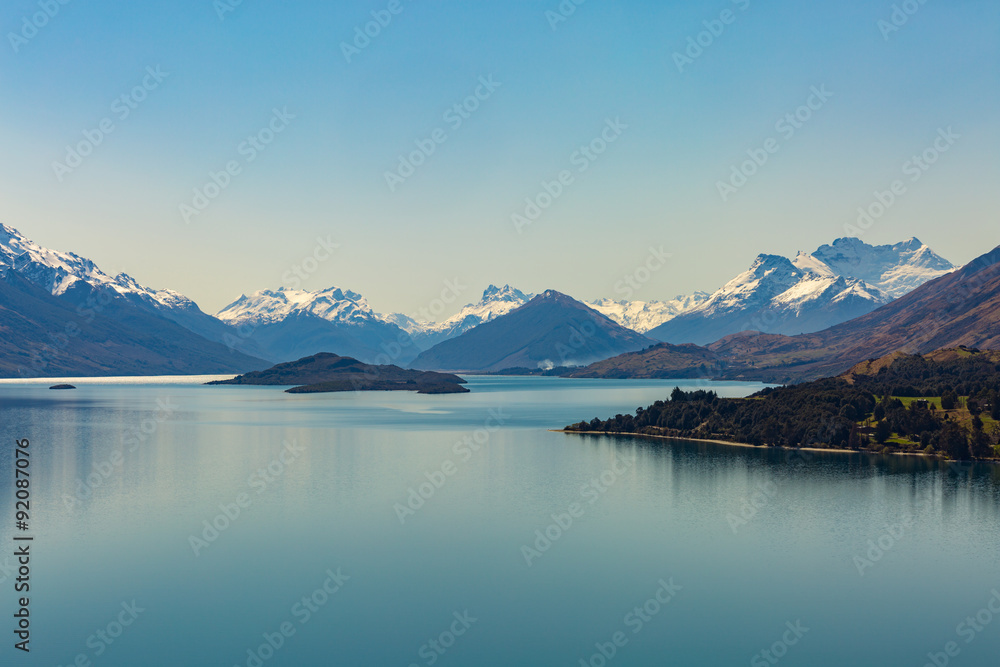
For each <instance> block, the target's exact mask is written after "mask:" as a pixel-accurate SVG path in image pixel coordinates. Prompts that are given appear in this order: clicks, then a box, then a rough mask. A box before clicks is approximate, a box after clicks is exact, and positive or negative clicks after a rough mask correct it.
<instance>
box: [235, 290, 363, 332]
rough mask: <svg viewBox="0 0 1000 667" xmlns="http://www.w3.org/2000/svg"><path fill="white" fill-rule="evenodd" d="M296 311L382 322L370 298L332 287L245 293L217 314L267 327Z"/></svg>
mask: <svg viewBox="0 0 1000 667" xmlns="http://www.w3.org/2000/svg"><path fill="white" fill-rule="evenodd" d="M296 313H309V314H312V315H315V316H317V317H319V318H322V319H324V320H327V321H329V322H341V323H347V324H362V323H369V322H378V321H382V318H381V317H380V316H379V315H378V314H376V313H375V311H373V310H372V308H371V306H369V305H368V301H367V299H365V298H364V297H363V296H361V295H360V294H358V293H357V292H352V291H350V290H343V289H341V288H339V287H331V288H329V289H325V290H322V291H319V292H306V291H303V290H293V289H287V288H285V287H282V288H281V289H278V290H261V291H259V292H255V293H254V294H252V295H250V296H246V295H245V294H244V295H243V296H241V297H240V298H239V299H238V300H237V301H235V302H233V303H231V304H229V305H228V306H226V307H225V308H223V309H222V310H221V311H219V312H218V313H217V314H216V317H217V318H219V319H220V320H222V321H223V322H228V323H229V324H233V325H237V326H242V325H251V326H264V325H268V324H276V323H278V322H282V321H284V320H285V319H287V318H288V317H290V316H291V315H293V314H296Z"/></svg>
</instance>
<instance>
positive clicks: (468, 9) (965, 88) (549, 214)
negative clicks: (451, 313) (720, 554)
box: [0, 0, 1000, 314]
mask: <svg viewBox="0 0 1000 667" xmlns="http://www.w3.org/2000/svg"><path fill="white" fill-rule="evenodd" d="M235 1H236V0H218V1H217V2H215V3H213V2H212V0H170V1H169V2H167V1H162V0H161V1H157V0H152V1H150V0H147V1H144V2H129V3H126V2H108V1H106V0H90V1H87V2H84V1H82V0H78V1H76V2H69V4H65V5H61V4H58V2H57V1H56V0H42V2H41V3H39V2H38V0H7V1H6V2H4V3H2V5H0V27H2V31H3V33H4V40H3V41H4V43H3V44H2V45H0V99H2V103H0V220H2V221H3V222H5V223H7V224H9V225H12V226H14V227H16V228H18V229H20V230H21V231H22V232H23V233H25V234H26V235H28V236H29V237H31V238H33V239H35V240H36V241H38V242H39V243H42V244H43V245H47V246H50V247H54V248H57V249H60V250H72V251H74V252H77V253H78V254H81V255H84V256H86V257H89V258H91V259H94V260H95V261H96V262H97V263H98V264H99V265H100V266H101V267H102V268H104V270H105V271H108V272H118V271H125V272H127V273H129V274H131V275H133V276H134V277H135V278H137V279H138V280H139V281H140V282H142V283H144V284H147V285H150V286H153V287H158V288H164V287H169V288H173V289H177V290H179V291H181V292H183V293H185V294H187V295H189V296H191V297H192V298H194V299H195V300H196V301H198V302H199V304H201V306H202V307H203V309H204V310H206V311H208V312H215V311H217V310H218V309H219V308H221V307H222V306H224V305H226V304H227V303H229V302H231V301H233V300H235V299H236V298H238V297H239V296H240V294H241V293H250V292H253V291H255V290H258V289H264V288H277V287H279V286H280V285H282V284H283V283H285V284H291V283H290V281H289V280H288V278H289V277H290V276H294V273H292V268H293V267H294V266H299V265H301V264H302V262H303V260H305V259H306V258H308V257H312V256H313V254H314V251H315V250H316V248H317V245H318V242H317V239H318V238H323V239H329V240H330V241H332V242H333V243H336V244H338V245H339V247H338V248H337V249H336V250H335V251H334V252H333V254H332V256H331V257H330V258H329V259H328V260H326V261H324V262H321V263H318V267H314V266H310V264H309V263H308V262H307V263H306V267H307V268H309V269H313V271H312V272H311V273H309V274H308V275H307V279H306V280H304V281H302V286H303V287H305V288H308V289H322V288H325V287H329V286H331V285H338V286H341V287H344V288H350V289H353V290H356V291H359V292H361V293H362V294H364V295H365V296H367V297H368V299H369V301H370V302H371V304H372V306H373V307H375V308H376V309H377V310H379V311H382V312H390V311H402V312H407V313H411V314H412V313H415V312H417V311H418V310H419V309H421V308H423V307H425V306H426V305H427V304H428V303H430V302H431V300H432V299H434V298H435V297H436V296H437V295H439V294H440V293H441V291H442V290H443V289H445V281H453V280H455V279H457V280H458V282H459V283H460V284H461V285H463V286H465V289H464V291H463V293H462V294H461V295H460V297H459V298H458V299H457V303H456V308H457V306H458V305H460V304H461V303H465V302H470V301H475V300H477V299H478V297H479V293H480V292H481V291H482V289H483V288H484V287H485V286H486V285H487V284H489V283H491V282H492V283H499V284H503V283H511V284H513V285H515V286H517V287H519V288H520V289H523V290H525V291H533V292H538V291H542V290H544V289H548V288H552V289H558V290H560V291H564V292H567V293H570V294H572V295H573V296H576V297H578V298H582V299H593V298H598V297H605V296H608V297H616V296H620V294H616V290H615V285H616V284H617V283H618V282H619V281H620V280H621V279H622V277H623V276H624V275H627V274H632V273H633V272H634V270H635V269H636V268H637V267H639V266H641V265H643V264H644V263H645V262H646V260H647V258H648V257H649V255H650V250H649V249H650V248H651V247H653V248H657V249H659V248H661V247H662V248H663V251H665V252H667V253H670V254H671V255H672V257H671V259H670V260H669V261H668V262H667V264H666V265H665V266H664V267H663V268H662V269H660V270H659V271H656V272H654V273H653V274H652V277H651V279H650V280H649V281H648V282H647V283H646V284H644V285H643V286H642V288H641V289H640V290H639V291H638V292H637V293H636V294H635V295H634V297H633V298H637V299H646V300H648V299H664V298H671V297H673V296H675V295H677V294H681V293H689V292H692V291H695V290H705V291H712V290H714V289H716V288H718V287H719V286H721V285H722V284H723V283H724V282H725V281H727V280H728V279H730V278H732V277H733V276H734V275H735V274H736V273H738V272H740V271H742V270H745V269H746V267H747V266H748V265H749V263H750V262H751V261H752V260H753V258H754V256H755V255H756V254H757V253H760V252H770V253H777V254H785V255H794V253H795V252H796V251H797V250H800V249H801V250H810V251H811V250H814V249H815V248H816V247H817V246H819V245H821V244H823V243H828V242H830V241H832V240H833V239H834V238H837V237H839V236H844V235H846V234H847V231H845V230H847V229H848V228H847V226H848V225H852V224H854V223H855V221H856V219H857V218H858V214H857V209H858V208H859V207H866V208H867V207H869V206H871V205H872V204H873V203H875V202H877V199H876V197H875V194H874V193H875V192H876V191H880V192H881V191H887V190H890V189H891V186H892V184H893V182H894V181H896V180H899V181H901V183H899V184H897V190H898V192H901V193H902V194H899V195H894V196H895V202H893V203H892V204H891V205H889V206H888V207H887V210H886V211H885V213H884V215H882V216H881V217H880V218H879V219H878V220H876V221H874V224H872V225H871V226H870V228H869V229H867V230H866V231H865V232H864V236H863V238H864V240H865V241H868V242H872V243H892V242H896V241H900V240H904V239H907V238H909V237H911V236H917V237H919V238H920V239H921V240H923V241H924V242H926V243H928V244H929V245H931V246H932V247H933V248H934V249H935V250H937V251H938V252H939V253H941V254H942V255H944V256H945V257H947V258H948V259H950V260H952V261H953V262H956V263H964V262H967V261H969V260H970V259H972V258H974V257H975V256H977V255H979V254H981V253H982V252H985V251H986V250H988V249H991V248H993V247H994V246H996V245H997V244H1000V233H998V232H997V213H998V211H1000V188H998V187H997V185H996V184H997V180H998V176H1000V166H998V160H997V155H998V154H1000V116H998V113H997V110H998V108H1000V85H998V84H1000V38H998V35H1000V6H998V3H997V2H996V1H995V0H950V1H947V2H946V1H944V0H931V1H929V2H926V3H925V4H920V3H919V2H918V0H909V2H908V3H902V4H905V5H907V8H908V9H910V10H911V11H913V10H916V11H915V12H914V13H913V14H911V15H907V14H905V13H899V14H897V15H896V16H895V20H896V24H893V23H892V20H893V5H894V1H892V0H874V1H873V0H842V1H841V2H820V1H812V2H810V1H808V0H794V1H793V0H772V1H771V2H761V1H759V0H737V1H736V2H733V1H731V0H713V1H711V2H691V1H685V2H679V1H664V0H657V1H653V0H634V1H631V2H629V1H617V2H615V1H611V0H588V1H586V2H584V3H583V4H581V5H579V6H575V5H574V4H573V3H572V2H567V3H563V6H565V7H570V6H575V11H574V12H573V13H572V14H571V15H569V16H568V17H565V16H563V15H560V14H558V13H553V12H558V11H559V7H560V2H559V0H547V1H535V0H516V1H512V0H477V1H475V2H472V1H465V2H459V1H457V0H449V1H445V0H442V1H437V2H435V1H432V0H398V2H393V1H391V0H371V1H369V0H365V1H360V0H349V1H344V2H263V1H262V0H243V2H242V3H241V4H239V5H236V4H235ZM49 2H51V7H49V12H50V13H54V15H53V16H52V17H51V18H50V17H48V16H46V15H45V14H44V13H41V14H40V12H43V11H44V10H43V8H44V7H45V6H48V3H49ZM230 10H231V11H230ZM391 10H396V11H397V13H395V14H393V13H392V11H391ZM727 11H728V12H729V13H724V12H727ZM372 12H375V18H373V15H372ZM220 16H221V18H220ZM379 18H380V19H381V20H382V22H383V23H386V22H387V19H388V18H391V21H389V22H387V23H388V24H387V25H385V26H384V27H383V26H379V25H377V24H373V25H370V26H368V29H369V31H370V32H371V33H373V34H375V33H377V34H376V36H374V37H370V38H365V39H367V42H366V41H365V39H361V38H357V32H356V29H360V31H362V32H363V31H364V29H365V24H366V23H370V22H372V21H374V20H376V19H379ZM563 18H565V19H566V20H561V19H563ZM557 19H559V20H557ZM880 21H881V22H882V23H881V25H880ZM706 22H707V24H706ZM727 22H728V23H727ZM897 24H898V25H897ZM37 25H41V27H37ZM897 27H898V29H896V28H897ZM376 28H378V29H377V30H376ZM700 33H701V34H700ZM713 33H714V34H713ZM356 38H357V42H355V39H356ZM689 38H690V39H691V40H692V41H691V42H689ZM699 40H700V41H701V43H702V44H703V45H705V44H707V46H693V47H692V46H691V44H692V43H693V44H695V45H697V42H698V41H699ZM345 42H346V43H348V44H351V45H352V46H353V47H354V50H348V51H347V53H345V49H344V47H343V43H345ZM361 47H363V48H361ZM689 47H690V51H689V54H688V56H686V57H688V58H689V59H688V60H687V61H684V60H679V59H678V57H677V56H675V54H676V53H684V52H685V51H686V50H688V49H689ZM699 50H700V53H699ZM349 59H350V62H348V60H349ZM157 68H158V69H157ZM681 70H682V71H681ZM150 72H153V73H155V76H154V75H153V74H151V73H150ZM491 77H492V79H491ZM481 81H487V82H491V83H489V85H488V86H487V85H484V84H483V83H481ZM497 84H499V85H497ZM137 86H138V87H139V88H137ZM824 87H825V88H824ZM814 89H815V90H818V91H820V93H821V95H819V96H817V95H816V94H815V93H814V92H812V91H813V90H814ZM477 92H478V93H479V96H480V98H484V99H480V100H475V99H473V100H469V101H468V102H467V108H468V109H469V110H463V111H462V112H461V115H460V114H459V113H458V112H456V111H454V107H455V105H456V104H462V103H463V102H464V101H465V100H466V99H467V98H469V97H470V96H474V95H475V94H476V93H477ZM122 96H124V98H123V97H122ZM810 102H811V103H812V105H813V107H814V108H813V109H811V110H809V109H800V107H802V106H803V105H806V104H808V103H810ZM476 107H478V108H476ZM275 110H278V112H279V113H278V114H277V116H276V114H275ZM449 110H452V111H451V112H449ZM797 110H798V113H799V114H800V120H794V122H788V121H785V122H784V123H782V124H781V125H780V126H779V125H776V124H777V123H778V121H779V120H781V119H783V118H784V117H785V116H786V114H789V113H791V114H795V113H796V111H797ZM126 113H127V116H126ZM289 116H294V118H290V117H289ZM793 118H794V117H793ZM801 119H805V120H801ZM609 121H610V124H609ZM616 124H617V127H615V128H612V125H616ZM102 126H103V129H104V130H107V129H111V130H112V131H111V132H110V133H105V132H104V131H102V129H101V128H102ZM948 128H951V134H952V138H951V139H949V140H947V141H946V140H944V139H940V140H938V149H941V148H944V147H947V151H946V152H943V153H939V152H938V150H937V149H934V148H933V146H934V144H935V140H936V139H938V137H941V136H942V135H940V134H939V130H944V131H945V134H947V129H948ZM274 130H280V131H278V132H274ZM436 130H438V131H437V133H436V134H435V131H436ZM85 132H86V133H87V135H85ZM102 134H103V135H104V136H103V137H101V135H102ZM602 134H603V135H605V136H604V137H603V138H602ZM88 135H89V138H88ZM955 135H957V136H958V138H955ZM251 137H255V138H254V139H253V141H248V140H249V139H250V138H251ZM434 137H436V138H437V139H438V140H439V141H440V140H442V139H443V140H444V141H443V143H437V144H435V142H434ZM605 139H613V140H614V141H613V142H611V143H607V144H604V143H603V142H604V141H605ZM428 140H430V143H431V144H435V150H434V152H433V154H432V155H430V156H429V157H426V158H424V159H423V160H422V162H423V164H421V165H420V166H418V167H417V168H416V169H415V170H414V173H413V174H412V175H409V176H408V177H407V178H405V179H403V182H402V183H400V182H399V180H398V179H394V183H393V184H392V187H390V184H389V183H387V178H386V172H390V171H394V170H398V169H399V166H400V156H401V155H409V154H410V153H411V152H413V151H415V150H418V148H417V144H416V142H418V141H420V142H423V144H424V146H425V147H428V146H430V144H428V143H427V141H428ZM595 140H597V141H596V143H595V144H594V149H595V151H599V150H601V149H602V148H603V149H605V150H604V152H603V153H601V154H600V155H598V154H597V153H596V152H594V153H590V156H587V155H585V154H584V153H580V152H578V151H580V149H581V147H584V146H589V145H591V142H594V141H595ZM768 140H772V141H770V142H769V141H768ZM267 141H270V143H265V142H267ZM81 142H83V144H84V145H83V146H82V147H80V146H79V145H80V144H81ZM254 143H256V146H255V145H254ZM68 146H72V147H75V148H74V150H76V149H77V148H79V149H80V150H79V151H78V152H79V153H89V154H88V155H86V156H81V158H80V160H79V161H77V159H76V158H75V157H74V156H72V155H70V156H67V147H68ZM768 148H770V150H771V152H768V150H767V149H768ZM927 149H930V153H929V157H932V158H936V162H935V163H934V164H933V165H924V166H925V167H927V168H926V170H924V169H923V168H921V167H920V166H919V165H915V164H913V163H910V164H907V163H908V161H910V160H911V159H912V157H913V156H914V155H920V154H923V153H924V151H925V150H927ZM747 151H753V152H754V153H755V154H756V156H757V158H758V161H762V160H763V157H764V156H766V157H767V161H766V163H765V164H763V166H760V167H756V165H753V166H754V167H756V173H754V174H753V175H752V176H750V177H749V178H748V179H747V182H746V183H745V184H744V185H742V186H741V187H739V188H738V189H735V192H734V191H728V192H727V194H726V201H724V200H723V195H722V194H720V191H719V186H718V183H719V182H720V181H728V179H729V178H730V177H731V175H732V171H733V168H734V165H735V166H737V167H738V166H739V165H740V164H742V163H743V162H744V161H746V160H748V159H750V157H749V156H748V153H747ZM417 157H418V158H421V157H423V156H419V155H418V156H417ZM251 158H253V159H251ZM418 161H421V160H419V159H418ZM54 163H60V164H61V165H62V166H58V165H54ZM230 163H232V164H230ZM74 165H76V166H74ZM227 165H229V166H230V167H233V172H234V173H235V172H238V173H235V175H232V176H230V175H225V176H219V173H220V172H224V171H225V170H226V168H227ZM585 167H586V169H585V170H584V168H585ZM749 167H750V165H748V167H747V169H746V170H747V171H748V172H750V171H753V169H750V168H749ZM564 171H565V172H568V173H563V174H562V176H563V178H564V183H562V184H560V183H559V182H558V181H559V177H560V173H561V172H564ZM211 173H215V174H216V177H217V180H219V181H220V182H222V183H226V182H227V181H228V185H227V187H225V188H218V189H216V188H215V187H214V186H210V187H209V188H208V190H209V194H213V195H217V196H215V197H214V199H212V200H211V201H210V203H208V205H207V207H205V208H204V210H202V211H200V212H199V213H198V214H197V215H191V213H190V211H188V215H187V218H188V220H189V221H186V220H185V216H184V215H183V214H182V210H181V206H182V205H184V204H186V205H188V206H191V208H192V209H195V205H196V204H198V205H204V204H205V203H206V202H205V201H197V198H196V196H195V189H196V188H197V189H199V190H202V189H204V188H205V186H206V184H211V183H212V180H211V176H210V174H211ZM397 173H398V172H397ZM407 173H408V172H406V171H405V170H404V171H403V174H404V175H406V174H407ZM918 176H919V178H918ZM543 181H544V182H546V183H549V189H550V190H552V191H553V192H556V193H558V192H559V189H560V188H561V189H562V192H561V193H560V194H559V196H557V197H555V198H554V201H552V203H551V205H550V206H549V207H548V208H547V209H546V210H544V211H543V212H542V213H541V215H540V216H538V217H537V219H536V220H534V221H533V222H532V223H531V224H530V225H527V226H524V225H522V227H521V229H520V232H519V231H518V229H517V228H516V227H515V224H514V222H512V215H514V214H516V213H518V214H521V215H525V209H526V207H527V206H528V205H527V203H526V201H525V200H526V198H531V199H536V198H537V197H538V196H539V194H541V193H545V192H546V191H545V188H544V187H543ZM738 182H739V181H737V183H738ZM899 186H901V187H899ZM547 196H548V195H547V193H546V194H544V196H542V198H541V199H542V203H543V204H547V203H549V202H547V201H546V197H547ZM884 198H885V197H884ZM886 201H888V199H887V198H886ZM875 210H876V211H877V210H878V209H877V207H876V209H875ZM528 212H529V213H532V214H534V212H533V211H528ZM525 219H527V218H525ZM319 255H320V256H321V257H323V256H325V253H324V252H320V253H319ZM296 280H301V279H300V278H296Z"/></svg>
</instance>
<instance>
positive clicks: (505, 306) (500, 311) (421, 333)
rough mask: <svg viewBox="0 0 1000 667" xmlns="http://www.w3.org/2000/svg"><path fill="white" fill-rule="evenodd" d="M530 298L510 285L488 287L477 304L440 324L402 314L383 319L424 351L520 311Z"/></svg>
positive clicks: (470, 305)
mask: <svg viewBox="0 0 1000 667" xmlns="http://www.w3.org/2000/svg"><path fill="white" fill-rule="evenodd" d="M531 298H532V295H529V294H525V293H524V292H522V291H521V290H519V289H515V288H513V287H511V286H510V285H504V286H503V287H497V286H496V285H490V286H489V287H487V288H486V290H485V291H484V292H483V298H482V299H481V300H480V301H479V302H478V303H472V304H468V305H467V306H465V307H464V308H462V310H460V311H459V312H458V313H456V314H454V315H452V316H451V317H449V318H448V319H446V320H444V321H442V322H427V321H421V320H416V319H414V318H412V317H409V316H408V315H403V314H402V313H394V314H392V315H385V316H383V319H384V320H385V321H386V322H390V323H392V324H395V325H396V326H398V327H400V328H401V329H403V330H404V331H406V332H407V333H409V334H410V336H411V337H412V338H413V341H414V342H415V343H416V344H417V346H418V347H420V348H421V349H424V350H427V349H430V348H432V347H434V346H435V345H437V344H438V343H441V342H443V341H446V340H449V339H451V338H455V337H457V336H461V335H462V334H464V333H465V332H466V331H468V330H469V329H473V328H475V327H477V326H479V325H480V324H484V323H486V322H492V321H493V320H495V319H496V318H498V317H500V316H502V315H506V314H507V313H509V312H510V311H512V310H514V309H515V308H520V307H521V306H523V305H524V304H526V303H527V302H528V301H530V300H531Z"/></svg>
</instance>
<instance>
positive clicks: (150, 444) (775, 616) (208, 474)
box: [0, 378, 1000, 667]
mask: <svg viewBox="0 0 1000 667" xmlns="http://www.w3.org/2000/svg"><path fill="white" fill-rule="evenodd" d="M184 382H190V381H184ZM675 384H677V383H676V382H618V381H588V380H579V381H577V380H561V379H554V378H472V379H471V381H470V385H469V386H470V388H471V389H472V391H473V393H471V394H466V395H455V396H418V395H415V394H404V393H393V394H373V393H370V394H336V395H300V396H292V395H288V394H284V393H282V392H281V391H280V389H275V388H258V387H203V386H199V385H196V384H185V383H170V384H151V383H150V384H143V383H134V382H133V383H131V384H110V385H109V384H80V385H79V386H80V389H78V390H77V391H75V392H52V391H49V390H48V389H47V385H41V384H32V385H25V384H11V383H0V417H2V422H0V423H2V431H3V433H2V435H3V448H2V450H0V486H2V487H3V493H2V494H0V566H4V567H3V568H0V579H3V582H2V583H0V591H2V597H0V615H2V616H3V618H5V619H7V621H5V623H4V627H3V630H4V632H3V636H4V637H5V640H4V641H5V644H6V645H4V646H2V647H0V654H2V655H3V656H4V657H3V664H5V665H6V664H25V665H47V666H52V665H70V664H81V665H86V664H91V665H122V666H129V667H155V666H160V665H164V666H166V665H169V666H171V667H176V666H179V665H180V666H188V665H190V666H201V665H217V666H219V667H231V666H235V665H243V666H248V665H249V666H250V667H252V666H254V665H257V666H261V665H268V666H271V665H292V666H311V665H365V666H370V665H376V666H381V665H399V666H401V667H408V666H410V665H420V666H423V665H441V666H443V667H447V666H450V665H463V666H464V665H468V666H493V665H504V666H508V665H527V666H534V665H538V666H549V665H567V666H578V665H581V664H583V665H594V666H595V667H596V666H600V665H605V664H606V665H685V666H688V665H708V666H715V665H771V664H782V665H808V666H811V667H824V666H827V665H830V666H833V665H836V666H838V667H839V666H842V665H878V666H880V667H886V666H892V665H913V666H916V667H920V666H922V665H925V664H934V662H932V661H931V660H932V659H931V657H929V656H928V654H931V655H932V656H934V660H936V661H937V662H938V664H939V665H940V664H944V662H943V661H944V660H947V663H948V664H952V665H963V666H968V667H978V666H987V665H989V666H993V665H996V664H997V655H998V654H1000V614H994V612H992V611H990V610H989V607H990V604H991V598H994V593H993V591H994V590H1000V512H998V507H1000V473H998V470H997V469H996V468H993V467H990V466H971V467H956V468H953V467H950V466H947V465H944V464H938V463H932V462H927V461H924V460H923V459H906V458H898V457H897V458H882V457H870V456H863V455H843V454H818V455H807V456H804V457H798V456H793V457H789V456H788V455H787V454H786V453H785V452H775V451H764V450H754V449H745V448H734V447H726V446H721V445H712V444H699V443H681V442H665V441H653V440H635V439H629V438H611V437H600V436H568V435H565V434H561V433H552V432H549V431H548V430H547V429H550V428H559V427H561V426H563V425H565V424H567V423H570V422H575V421H579V420H580V419H590V418H592V417H596V416H601V417H607V416H610V415H613V414H615V413H617V412H626V411H634V410H635V408H636V407H638V406H645V405H648V404H649V403H651V402H652V401H654V400H657V399H660V398H664V397H665V396H666V395H667V394H669V391H670V389H671V388H672V387H673V386H674V385H675ZM702 386H703V385H702ZM714 387H715V388H716V389H717V390H718V391H720V393H722V394H724V395H733V396H737V395H744V394H746V393H749V392H750V391H752V390H753V389H755V387H753V386H749V385H740V384H735V383H734V384H718V385H714ZM18 438H29V439H30V441H31V445H30V451H31V457H32V459H31V461H32V463H31V475H32V477H31V479H32V484H33V485H32V494H33V498H32V511H31V531H29V532H30V533H31V534H33V535H34V536H35V541H34V542H33V544H32V547H31V549H32V560H31V568H32V570H31V586H32V589H31V603H30V609H31V622H32V626H31V628H32V640H31V649H32V651H31V653H30V655H27V656H22V655H21V654H20V653H19V652H16V651H14V649H13V643H14V641H15V640H14V638H13V635H12V634H11V632H10V631H11V630H12V629H13V627H14V621H13V618H12V615H13V613H14V611H15V605H14V594H13V583H14V576H16V575H14V574H12V573H11V572H10V570H9V565H10V563H11V561H10V560H8V559H10V558H11V554H12V551H13V547H12V545H13V542H12V539H11V538H12V534H13V532H14V525H13V522H14V519H13V512H14V506H13V502H14V498H13V471H12V468H13V462H12V459H13V456H14V455H13V448H14V440H15V439H18ZM421 493H422V494H423V495H421ZM241 505H242V506H241ZM237 511H238V515H237ZM227 514H228V515H229V516H226V515H227ZM206 521H207V522H208V523H209V526H208V527H207V528H206V523H205V522H206ZM212 523H215V526H212V525H211V524H212ZM546 533H547V535H546ZM879 542H881V545H882V546H881V547H879V546H878V545H879ZM123 605H124V607H123ZM992 605H993V608H994V609H995V610H997V611H1000V596H998V597H996V598H994V601H993V602H992ZM977 615H978V620H977V619H976V617H977ZM994 616H997V618H996V619H995V620H994V618H993V617H994ZM970 617H971V619H970ZM967 619H969V620H967ZM970 620H971V624H970ZM977 628H978V629H977ZM99 631H100V633H99ZM283 631H284V632H283ZM268 640H270V643H268ZM949 642H954V644H953V645H949ZM274 646H276V647H277V648H276V649H275V648H273V647H274ZM949 649H950V650H951V652H952V653H953V654H954V655H952V656H949V655H947V651H948V650H949ZM765 650H766V651H768V653H767V654H764V653H762V651H765ZM78 656H82V658H80V657H78ZM606 656H607V657H606ZM74 661H77V662H74Z"/></svg>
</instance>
